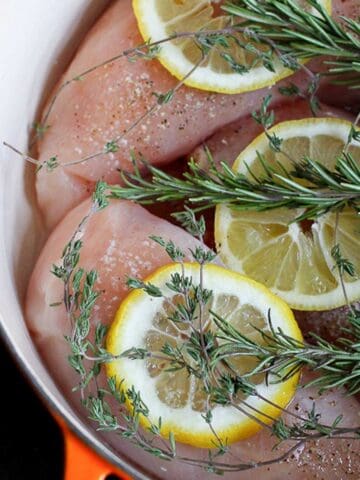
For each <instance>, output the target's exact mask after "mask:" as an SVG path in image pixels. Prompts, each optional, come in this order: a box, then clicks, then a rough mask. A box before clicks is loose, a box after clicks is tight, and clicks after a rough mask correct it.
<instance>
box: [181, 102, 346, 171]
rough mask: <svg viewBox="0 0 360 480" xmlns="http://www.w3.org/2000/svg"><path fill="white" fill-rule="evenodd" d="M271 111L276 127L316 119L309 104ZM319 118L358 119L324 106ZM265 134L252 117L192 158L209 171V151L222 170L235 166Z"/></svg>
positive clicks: (233, 125)
mask: <svg viewBox="0 0 360 480" xmlns="http://www.w3.org/2000/svg"><path fill="white" fill-rule="evenodd" d="M271 110H273V111H274V114H275V121H274V125H276V124H277V123H280V122H285V121H288V120H300V119H303V118H308V117H311V116H312V112H311V110H310V107H309V102H307V101H305V100H291V101H289V102H288V103H286V104H285V105H278V106H277V107H275V108H274V109H273V108H271V106H270V107H269V111H271ZM318 116H319V117H335V118H344V119H345V120H349V121H351V122H352V121H354V116H353V115H352V114H351V113H348V112H346V111H344V110H340V109H338V108H334V107H329V106H327V105H323V104H322V105H320V110H319V112H318ZM263 131H264V129H263V127H262V126H261V125H259V124H258V123H257V122H255V120H254V119H253V118H252V117H251V116H250V115H249V116H247V117H243V118H241V119H240V120H237V121H236V122H233V123H231V124H230V125H226V127H223V128H221V129H219V130H218V131H217V132H216V133H215V134H214V135H212V136H211V137H210V138H208V139H207V140H206V141H205V142H204V145H201V146H199V147H197V148H196V149H195V150H194V151H193V152H192V153H191V154H190V155H189V158H194V159H195V160H196V161H197V162H198V163H199V164H200V165H202V166H203V167H204V168H206V167H207V165H208V158H207V152H206V149H209V151H210V152H211V155H212V158H213V160H214V162H215V164H216V165H218V166H219V164H220V162H225V163H227V164H228V165H232V164H233V163H234V161H235V160H236V158H237V157H238V156H239V154H240V153H241V152H242V151H243V150H244V149H245V148H246V147H247V146H248V145H249V144H250V143H251V142H252V141H253V140H254V139H255V138H256V137H257V136H258V135H260V134H261V133H262V132H263Z"/></svg>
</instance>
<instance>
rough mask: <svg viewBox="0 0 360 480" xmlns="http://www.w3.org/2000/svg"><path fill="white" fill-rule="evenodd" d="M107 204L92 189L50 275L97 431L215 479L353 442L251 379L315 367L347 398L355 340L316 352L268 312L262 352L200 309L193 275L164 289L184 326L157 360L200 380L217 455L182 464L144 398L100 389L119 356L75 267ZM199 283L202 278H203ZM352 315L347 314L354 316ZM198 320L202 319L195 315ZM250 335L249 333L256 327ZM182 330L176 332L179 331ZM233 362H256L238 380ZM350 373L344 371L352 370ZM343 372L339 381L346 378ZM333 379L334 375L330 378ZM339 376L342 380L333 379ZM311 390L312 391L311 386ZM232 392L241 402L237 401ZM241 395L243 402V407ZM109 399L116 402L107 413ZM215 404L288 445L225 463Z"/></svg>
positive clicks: (202, 300)
mask: <svg viewBox="0 0 360 480" xmlns="http://www.w3.org/2000/svg"><path fill="white" fill-rule="evenodd" d="M106 204H107V198H106V186H105V185H104V184H103V183H99V184H98V185H97V188H96V190H95V194H94V199H93V205H92V207H91V209H90V212H89V214H88V215H87V216H86V217H85V219H84V220H83V221H82V222H81V223H80V225H79V227H78V228H77V229H76V231H75V232H74V234H73V236H72V237H71V239H70V242H69V243H68V245H67V246H66V247H65V249H64V251H63V256H62V260H61V262H60V264H58V265H57V266H56V267H54V269H53V273H54V274H55V275H56V276H57V277H58V278H59V279H60V280H61V281H62V282H63V284H64V305H65V308H66V312H67V314H68V318H69V322H70V325H71V326H72V333H71V335H69V336H68V337H66V340H67V341H68V343H69V345H70V347H71V352H72V353H71V355H70V356H69V362H70V365H71V366H72V367H73V368H74V369H75V370H76V371H77V373H78V374H79V375H80V380H79V384H78V385H77V387H76V389H78V390H80V392H81V398H82V403H83V405H84V407H85V408H86V410H87V411H88V414H89V418H90V419H91V420H93V421H94V422H95V423H96V424H97V428H98V429H99V430H103V431H109V432H115V433H117V434H118V435H120V436H121V437H123V438H126V439H128V440H129V441H130V442H132V443H133V444H134V445H136V446H138V447H140V448H142V449H143V450H145V451H146V452H148V453H150V454H152V455H154V456H156V457H158V458H159V459H162V460H167V461H172V460H174V459H176V460H178V461H180V462H184V463H186V464H189V465H194V466H197V467H199V468H201V469H204V470H205V471H207V472H213V473H217V474H222V473H225V472H236V471H244V470H248V469H253V468H257V467H260V466H265V465H272V464H275V463H278V462H281V461H283V460H285V459H286V458H287V457H288V456H289V455H290V454H291V453H293V452H294V451H296V450H297V449H298V448H300V447H301V446H302V445H303V444H304V443H305V442H308V441H311V440H317V439H320V438H324V439H327V438H343V439H354V438H359V435H360V427H359V426H353V427H351V428H345V427H342V426H341V421H342V418H341V416H339V417H338V418H336V419H335V420H334V422H333V423H332V424H330V425H325V424H323V423H322V422H321V416H320V414H319V413H318V412H317V411H316V407H315V406H313V408H312V409H311V410H310V411H309V412H307V414H305V415H304V416H300V415H298V414H296V413H293V412H291V411H288V410H285V409H281V407H278V406H276V405H275V404H273V403H272V402H271V401H270V400H268V399H266V398H264V397H263V396H261V395H260V394H259V393H258V392H257V390H256V386H255V385H254V384H253V383H252V376H253V375H255V374H258V373H259V372H260V371H262V372H263V373H264V374H266V375H267V378H268V381H281V379H284V378H289V376H290V375H293V374H295V373H296V371H297V370H298V369H299V368H301V367H302V366H304V365H307V366H308V367H309V368H310V369H313V370H316V371H317V372H318V374H319V376H318V377H317V378H316V379H315V380H314V381H313V382H312V385H317V386H319V387H320V388H322V389H327V388H333V387H340V386H342V385H346V386H347V387H348V388H349V392H350V393H355V392H356V391H358V390H359V388H360V387H359V376H360V371H359V369H358V368H357V365H356V363H359V362H358V360H357V359H358V355H359V349H358V345H357V343H356V342H350V341H349V340H346V339H344V340H341V341H340V342H339V346H334V345H332V344H330V343H329V342H326V341H324V340H322V339H320V338H319V337H317V343H316V345H315V346H314V345H307V344H305V343H304V344H302V343H301V342H297V341H296V340H294V339H292V338H290V337H288V336H286V335H284V333H283V332H282V331H281V330H280V329H277V330H275V329H274V328H273V327H272V324H271V312H269V324H270V326H271V329H270V333H264V332H261V334H262V335H263V338H264V340H266V341H265V342H262V345H261V346H259V345H257V344H256V343H254V342H253V341H251V340H250V339H249V338H247V337H246V336H244V335H242V334H241V333H240V332H239V331H238V330H236V329H234V328H233V327H231V325H229V324H228V322H226V321H225V320H224V319H223V318H221V317H220V316H218V315H216V314H215V313H214V312H211V310H210V311H209V309H208V308H207V305H208V304H209V300H210V299H211V296H212V292H210V291H207V290H206V289H205V288H204V287H203V285H202V280H200V284H199V285H196V284H194V283H193V280H192V278H189V277H187V276H186V275H185V274H184V270H182V274H179V275H176V276H173V277H172V278H171V279H169V282H168V287H169V288H170V290H172V291H173V292H174V295H175V296H177V298H178V296H179V295H180V296H182V298H183V301H182V302H180V303H179V302H176V303H173V307H174V309H173V313H172V314H171V315H169V321H171V322H172V324H173V326H174V328H178V326H179V324H180V323H182V324H183V325H184V326H186V327H187V329H188V334H187V335H184V337H185V338H184V342H183V345H182V346H181V347H180V346H178V347H176V348H174V347H172V346H171V345H167V344H164V346H163V349H162V352H161V354H160V355H161V359H162V360H166V362H167V363H168V368H169V370H179V369H184V368H185V369H186V370H187V372H188V374H189V375H195V376H196V377H197V378H201V379H203V384H204V389H205V391H206V392H207V394H208V402H207V408H206V411H205V412H204V415H203V419H204V422H206V423H207V424H208V426H209V429H210V431H211V432H212V433H213V438H214V449H211V450H209V455H208V459H207V460H204V459H201V458H196V457H194V458H192V457H187V456H184V455H182V454H179V453H178V449H177V444H176V441H175V436H174V435H173V434H172V433H170V434H169V438H168V439H164V438H163V437H162V436H161V434H160V432H161V425H162V420H161V418H159V419H158V420H157V421H154V420H151V419H150V417H149V408H148V406H147V405H146V404H145V403H144V401H143V399H142V397H141V393H140V392H138V391H136V390H135V389H134V387H131V388H129V389H126V390H125V389H123V388H122V387H121V385H122V384H121V382H120V384H119V382H118V381H117V380H116V379H115V378H112V377H111V378H108V379H107V383H106V384H105V385H99V375H100V373H101V372H102V370H103V368H104V364H105V363H107V362H109V361H113V360H114V359H116V358H119V356H115V357H114V356H113V355H111V354H110V353H109V352H108V351H107V350H106V348H105V347H104V341H105V337H106V333H107V328H106V327H105V326H104V325H102V324H101V323H100V324H98V325H95V326H94V325H92V322H91V316H92V310H93V308H94V305H95V302H96V299H97V298H98V296H99V292H98V291H96V272H95V271H91V272H86V271H84V270H83V269H82V268H81V267H80V266H79V261H80V252H81V247H82V243H81V242H82V236H83V234H84V229H85V228H86V224H87V222H88V220H89V219H90V218H91V216H92V215H95V214H96V213H97V212H98V211H99V210H100V209H102V208H105V207H106ZM181 219H182V222H183V224H184V225H187V226H188V227H189V229H190V230H191V231H192V232H193V233H194V234H195V235H196V236H197V237H198V238H202V236H203V234H204V232H205V223H204V219H203V218H200V219H197V218H196V217H195V215H194V212H193V211H191V210H186V211H185V212H183V213H182V216H181ZM152 238H153V241H156V242H157V243H158V244H159V245H161V246H162V247H163V248H165V250H166V251H167V252H168V255H169V257H170V259H171V260H172V261H176V262H179V261H180V263H182V261H183V260H184V258H185V252H182V251H181V250H180V249H179V248H177V247H176V246H175V245H174V244H173V242H171V241H165V240H163V239H162V238H160V237H152ZM189 253H190V255H192V257H193V259H194V260H195V261H197V262H198V263H199V264H200V268H203V265H204V264H205V263H207V262H209V261H212V260H213V259H214V254H213V253H212V252H209V251H208V250H204V249H201V248H200V247H199V248H197V249H194V250H193V251H192V252H191V251H190V252H189ZM337 255H338V256H337V261H338V263H339V264H343V263H344V259H342V258H341V253H340V252H337ZM200 278H202V277H201V276H200ZM129 284H130V285H131V286H133V287H134V288H142V289H144V290H145V291H146V292H147V294H149V295H152V296H154V295H155V296H159V295H161V294H162V292H161V291H159V290H158V289H156V290H154V288H153V286H151V285H148V284H146V283H144V282H142V281H141V280H137V279H129ZM205 311H207V312H208V313H207V315H209V314H210V315H211V318H212V321H213V322H214V324H215V325H216V327H217V328H216V330H213V329H211V328H210V324H209V321H208V320H206V319H205V317H204V312H205ZM352 313H353V312H352ZM355 313H356V314H355V316H354V317H353V318H352V319H350V324H349V331H351V333H352V334H353V335H355V336H356V338H360V312H355ZM200 317H201V318H200ZM254 328H255V327H254ZM186 331H187V330H186V329H184V328H182V329H181V333H182V334H185V333H186ZM153 355H154V354H153V352H151V351H149V350H147V349H146V348H139V347H136V348H135V347H134V348H132V349H130V350H127V351H125V352H122V353H121V354H120V356H124V357H127V358H129V359H131V360H133V361H137V360H143V359H144V358H148V357H151V356H153ZM234 355H246V356H251V355H253V356H255V357H256V358H257V360H258V365H257V366H256V367H255V368H253V369H252V370H251V371H249V372H248V373H247V374H245V375H241V376H240V375H238V374H237V373H236V372H235V371H233V370H232V369H231V368H229V367H228V364H227V363H226V362H227V361H228V360H229V359H231V358H232V356H234ZM352 366H353V367H354V368H352V370H351V367H352ZM345 373H346V374H347V376H346V377H345V376H344V374H345ZM334 375H337V380H335V379H334V378H335V377H334ZM340 378H341V381H340ZM308 386H309V384H308ZM239 394H241V396H240V400H239V398H238V397H237V396H238V395H239ZM253 395H257V396H259V398H261V399H262V400H264V401H265V402H267V403H269V404H271V405H272V406H274V407H276V408H279V409H280V410H282V411H284V412H285V413H286V414H287V415H288V416H289V418H290V419H292V421H290V422H286V421H285V420H284V419H283V418H280V419H277V420H276V419H275V418H272V417H269V416H268V415H267V414H265V413H262V415H263V418H265V417H268V419H269V420H271V421H272V422H273V423H272V425H266V424H265V423H264V422H263V421H262V420H261V417H260V418H259V417H258V416H257V415H256V414H259V413H261V412H259V411H258V410H257V409H256V408H254V407H252V406H251V405H250V404H249V403H248V402H247V401H246V399H244V398H243V397H244V396H245V397H248V396H253ZM241 398H242V400H241ZM114 401H115V403H116V405H117V407H116V409H115V410H114ZM216 405H228V406H229V407H231V408H235V409H236V410H240V411H241V412H243V413H245V414H246V415H248V416H249V417H250V418H253V419H254V421H257V422H258V423H260V424H261V425H262V426H263V427H265V428H267V429H269V430H270V431H271V432H272V433H273V435H274V436H275V438H277V440H278V441H279V442H286V441H289V440H292V441H293V442H294V441H295V444H291V445H290V446H289V448H287V449H286V451H285V452H284V453H282V454H280V455H277V456H276V457H273V458H270V459H269V460H265V461H261V462H255V461H243V462H234V461H233V459H231V457H229V459H228V457H226V458H225V457H224V460H221V457H223V456H224V455H226V454H227V453H229V452H230V451H231V450H230V447H229V446H228V445H226V444H225V443H223V441H221V439H220V438H219V437H218V435H217V433H216V431H215V429H214V428H213V426H212V409H213V408H214V406H216ZM142 416H145V417H147V419H148V420H149V426H148V428H147V429H145V430H144V429H142V428H141V427H140V418H141V417H142Z"/></svg>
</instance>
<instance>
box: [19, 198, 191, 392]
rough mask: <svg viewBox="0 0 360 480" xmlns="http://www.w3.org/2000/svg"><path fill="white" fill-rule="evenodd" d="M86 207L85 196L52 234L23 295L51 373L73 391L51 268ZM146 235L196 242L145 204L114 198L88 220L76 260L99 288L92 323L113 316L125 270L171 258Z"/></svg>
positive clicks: (59, 289) (59, 288)
mask: <svg viewBox="0 0 360 480" xmlns="http://www.w3.org/2000/svg"><path fill="white" fill-rule="evenodd" d="M89 209H90V201H88V200H86V201H85V202H83V203H82V204H81V205H79V206H78V207H77V208H75V209H74V210H72V211H71V212H70V213H69V214H68V215H67V216H66V217H65V218H64V220H63V221H62V222H61V223H60V224H59V225H58V227H57V228H56V229H55V230H54V231H53V233H52V234H51V235H50V237H49V239H48V241H47V243H46V245H45V247H44V249H43V251H42V253H41V255H40V257H39V259H38V261H37V264H36V266H35V269H34V271H33V273H32V276H31V279H30V283H29V287H28V293H27V300H26V318H27V324H28V327H29V330H30V331H31V334H32V336H33V338H34V341H35V343H36V345H37V346H38V348H39V350H40V352H41V354H42V356H43V358H44V360H45V362H46V364H47V365H48V366H49V368H50V370H51V371H52V373H53V375H54V377H55V378H56V380H57V381H58V382H59V384H60V385H62V387H63V388H64V389H65V391H66V394H67V396H68V397H69V396H72V395H73V394H72V393H71V389H72V387H73V386H74V385H76V383H77V380H76V377H75V374H74V373H73V370H72V369H71V368H70V366H69V364H68V360H67V356H68V354H69V349H68V346H67V343H66V342H65V341H64V335H68V334H69V331H70V330H69V329H70V325H69V322H68V319H67V317H66V312H65V309H64V306H63V305H61V306H50V305H51V304H53V303H56V302H59V301H60V302H61V300H62V298H63V283H62V282H61V280H59V279H58V278H57V277H55V276H54V275H53V274H52V273H51V272H50V270H51V268H52V265H53V264H57V263H59V260H60V256H61V253H62V251H63V248H64V246H65V245H66V244H67V242H68V241H69V240H70V237H71V235H72V234H73V232H74V231H75V230H76V228H77V226H78V224H79V223H80V221H81V220H82V218H83V217H85V216H86V215H87V213H88V211H89ZM149 235H158V236H162V237H164V238H166V239H172V240H173V241H174V242H176V244H177V245H178V246H179V247H180V248H182V249H184V250H188V248H190V247H194V246H195V245H197V244H198V242H197V241H196V240H195V239H194V238H193V237H192V236H191V235H189V234H188V233H186V232H185V231H184V230H182V229H181V228H179V227H176V226H174V225H172V224H170V223H168V222H167V221H165V220H162V219H160V218H157V217H155V216H154V215H152V214H150V213H148V212H147V211H146V210H145V209H144V208H143V207H141V206H139V205H135V204H133V203H131V202H126V201H118V200H117V201H113V202H112V203H111V204H110V205H109V206H108V207H107V208H106V209H105V210H103V211H101V212H98V213H96V214H95V215H94V216H93V217H92V218H91V219H90V221H89V223H88V224H87V226H86V229H85V234H84V237H83V241H84V246H83V248H82V250H81V260H80V265H81V267H83V268H84V269H86V270H87V271H89V270H91V269H96V270H97V272H98V274H99V278H98V282H97V289H98V290H101V291H102V295H101V296H100V298H99V300H98V302H97V305H96V307H95V312H94V315H93V324H97V323H98V322H100V321H101V322H102V323H104V324H106V325H108V324H109V323H110V322H111V321H112V320H113V318H114V315H115V312H116V311H117V309H118V307H119V305H120V302H121V301H122V299H123V298H124V296H125V295H126V294H127V293H128V292H129V290H128V288H127V286H126V283H125V282H126V279H127V277H128V276H132V277H137V276H138V277H140V278H145V277H146V276H148V275H149V274H150V273H151V272H152V271H153V270H155V269H156V268H158V267H160V266H161V265H165V264H167V263H170V262H171V260H170V258H169V257H168V255H167V253H166V252H165V250H164V249H163V248H162V247H160V246H159V245H158V244H157V243H155V242H154V241H153V240H150V239H149Z"/></svg>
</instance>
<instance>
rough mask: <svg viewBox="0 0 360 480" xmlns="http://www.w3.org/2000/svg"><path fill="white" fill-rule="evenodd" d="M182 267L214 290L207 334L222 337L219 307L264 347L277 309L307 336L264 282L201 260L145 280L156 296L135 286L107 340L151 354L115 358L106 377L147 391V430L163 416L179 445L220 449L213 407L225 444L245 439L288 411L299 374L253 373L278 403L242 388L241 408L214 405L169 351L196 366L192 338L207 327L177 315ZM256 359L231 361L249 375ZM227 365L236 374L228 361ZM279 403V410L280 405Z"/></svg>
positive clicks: (288, 329) (287, 329)
mask: <svg viewBox="0 0 360 480" xmlns="http://www.w3.org/2000/svg"><path fill="white" fill-rule="evenodd" d="M182 268H183V270H182ZM182 272H183V273H184V275H185V276H186V277H187V278H191V279H192V282H193V285H199V284H200V281H201V285H202V286H203V288H206V289H208V290H210V291H211V292H212V295H211V299H210V301H209V302H208V303H207V304H206V308H204V311H203V314H202V328H203V331H204V332H209V331H211V332H213V333H214V334H216V332H217V328H218V327H217V326H216V323H215V322H214V320H213V318H214V317H213V312H215V313H216V314H217V315H219V316H220V317H222V318H223V319H225V320H226V322H228V324H230V325H231V326H232V327H234V328H235V329H236V330H237V331H239V332H241V333H242V334H243V335H245V336H247V337H248V338H249V339H251V340H252V341H254V342H257V343H259V344H264V342H265V339H264V337H263V336H262V335H261V333H260V332H259V330H260V331H264V332H266V333H268V334H270V330H271V329H270V325H269V320H268V312H269V311H270V318H271V323H272V327H273V328H274V329H275V330H277V329H278V327H280V328H281V329H282V330H283V332H284V333H285V334H287V335H289V336H292V337H293V338H295V339H297V340H299V341H301V340H302V336H301V332H300V330H299V328H298V325H297V323H296V321H295V320H294V317H293V314H292V312H291V310H290V309H289V307H288V306H287V305H286V304H285V302H283V301H282V300H281V299H279V298H278V297H277V296H275V295H273V294H272V293H271V292H270V291H269V290H268V289H267V288H265V287H264V286H263V285H260V284H259V283H257V282H255V281H254V280H251V279H249V278H246V277H244V276H242V275H239V274H237V273H234V272H232V271H230V270H226V269H224V268H223V267H219V266H216V265H213V264H208V265H205V266H204V267H203V271H202V273H201V274H200V267H199V265H198V264H192V263H185V264H184V265H183V267H181V266H180V265H179V264H170V265H167V266H164V267H162V268H160V269H159V270H157V271H156V272H155V273H153V274H152V275H151V276H150V277H149V278H147V280H146V282H150V283H151V284H153V285H155V286H157V287H159V288H160V290H161V291H162V292H163V294H164V297H150V296H149V295H148V294H146V293H145V292H144V291H143V290H134V291H132V292H131V293H130V294H129V295H128V296H127V297H126V299H125V300H124V301H123V303H122V304H121V306H120V308H119V310H118V312H117V314H116V317H115V319H114V322H113V323H112V325H111V327H110V330H109V333H108V337H107V349H108V351H109V352H110V353H111V354H113V355H120V354H121V353H122V352H125V351H126V350H128V349H131V348H133V347H135V348H140V349H146V350H147V351H148V352H150V354H151V355H152V356H149V357H145V358H144V359H136V360H134V359H129V358H125V357H123V358H120V359H119V360H118V359H117V360H115V361H112V362H111V363H109V364H108V365H107V375H108V376H109V377H115V378H116V382H117V385H119V388H121V389H123V390H124V391H126V390H127V389H128V388H131V387H132V386H133V387H134V389H135V390H136V391H139V392H140V394H141V398H142V400H143V402H144V403H145V404H146V405H147V407H148V408H149V417H147V418H146V417H144V416H143V417H142V418H141V420H140V421H141V423H142V425H143V426H144V427H145V428H146V427H148V426H149V421H151V422H153V423H155V424H157V423H158V419H159V418H160V417H161V420H162V422H161V435H163V436H164V437H168V436H169V433H170V432H172V434H173V435H174V438H175V439H176V440H177V441H179V442H183V443H187V444H190V445H193V446H196V447H214V440H215V437H214V435H213V433H212V431H211V429H210V427H209V425H208V424H207V423H206V421H205V420H204V418H203V417H204V415H205V414H206V412H207V408H208V406H209V405H210V406H211V410H212V427H213V428H214V430H215V431H216V433H217V435H218V436H219V438H221V439H222V441H223V442H224V443H225V442H227V443H231V442H235V441H237V440H240V439H244V438H246V437H249V436H250V435H253V434H254V433H256V432H257V431H258V430H259V429H260V428H261V427H260V425H259V424H258V422H257V421H256V420H255V418H257V419H259V420H261V422H264V423H266V424H269V423H270V422H271V418H273V419H274V418H277V417H278V416H279V415H280V414H281V407H285V406H286V405H287V404H288V403H289V401H290V400H291V399H292V397H293V395H294V393H295V390H296V385H297V382H298V374H296V375H294V376H293V377H291V378H290V379H287V380H286V381H284V382H280V383H275V382H273V381H272V380H273V376H272V375H270V376H269V378H268V379H267V380H268V381H266V379H265V376H264V374H262V373H257V374H252V375H251V376H250V377H249V378H248V380H249V381H250V382H252V383H253V384H254V385H256V391H257V392H258V393H259V394H260V395H261V396H262V397H264V398H266V399H268V400H270V401H271V402H272V403H268V402H266V401H264V400H263V399H262V398H260V396H257V395H251V396H245V394H244V393H242V394H240V393H238V394H236V395H235V396H234V402H236V404H237V405H238V406H239V409H237V408H234V406H231V405H219V404H215V403H212V401H211V399H210V400H209V397H208V394H207V393H206V392H205V389H204V381H203V379H202V378H198V377H197V376H196V375H194V374H193V373H191V372H190V373H189V372H188V371H187V370H186V369H185V368H181V369H178V370H172V369H171V365H170V362H169V361H168V360H167V358H166V355H164V353H163V349H164V346H165V345H170V346H171V347H173V348H178V349H179V350H180V351H181V352H182V354H183V355H184V357H185V358H186V359H187V361H188V362H190V364H192V357H191V355H190V353H189V352H190V350H191V348H190V345H191V335H192V332H194V331H199V328H200V325H199V324H197V321H195V320H194V322H193V323H191V324H190V323H189V324H187V323H186V322H185V323H184V322H182V323H181V322H174V321H173V320H172V319H171V318H170V317H171V315H172V313H173V312H174V306H175V305H178V304H179V303H181V302H182V301H183V297H182V296H181V295H179V294H178V293H174V291H172V290H171V289H170V288H169V286H168V285H169V281H170V279H171V276H172V275H174V274H176V273H177V274H180V275H181V274H182ZM200 278H201V280H200ZM254 327H255V328H254ZM216 338H217V337H216ZM217 341H220V342H221V340H217ZM257 362H258V360H257V359H256V358H254V357H253V356H246V355H245V356H244V355H243V356H241V355H232V356H231V358H230V359H229V364H228V365H230V366H231V370H232V373H233V374H234V372H236V374H237V375H239V376H243V375H245V374H246V373H250V372H252V371H253V369H254V368H255V366H256V365H257ZM221 365H222V364H221ZM221 365H220V364H219V365H218V367H217V368H220V367H221ZM225 367H226V368H225ZM194 368H195V364H194ZM221 368H224V369H225V370H224V371H228V372H230V370H227V369H228V368H229V367H228V366H226V365H225V366H223V365H222V367H221ZM214 372H215V373H214V377H211V378H212V380H211V382H212V383H211V384H212V385H213V384H214V385H216V382H217V381H218V380H217V379H216V378H217V377H216V375H218V373H217V370H216V371H214ZM274 404H276V405H278V406H279V407H280V408H276V407H274ZM250 416H253V418H250Z"/></svg>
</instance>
